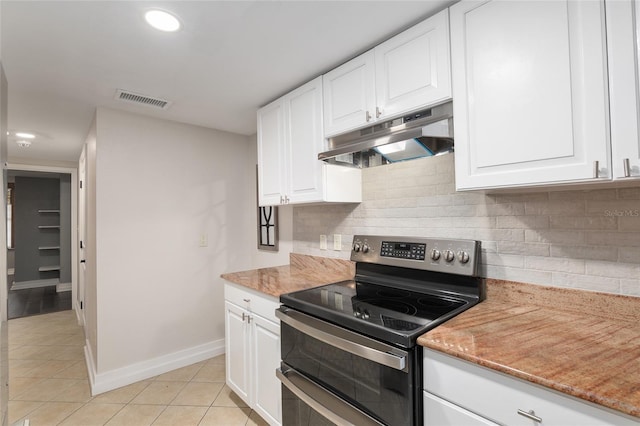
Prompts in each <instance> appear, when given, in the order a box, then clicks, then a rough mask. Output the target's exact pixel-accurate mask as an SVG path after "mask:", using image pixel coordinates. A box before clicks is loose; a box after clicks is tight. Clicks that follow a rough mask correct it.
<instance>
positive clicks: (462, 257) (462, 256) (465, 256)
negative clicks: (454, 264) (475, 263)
mask: <svg viewBox="0 0 640 426" xmlns="http://www.w3.org/2000/svg"><path fill="white" fill-rule="evenodd" d="M458 260H459V261H460V263H467V262H468V261H469V253H467V252H466V251H463V250H460V251H459V252H458Z"/></svg>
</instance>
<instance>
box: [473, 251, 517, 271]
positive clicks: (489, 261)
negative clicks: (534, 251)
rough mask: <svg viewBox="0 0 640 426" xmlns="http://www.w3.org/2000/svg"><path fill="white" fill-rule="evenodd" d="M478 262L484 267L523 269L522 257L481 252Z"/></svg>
mask: <svg viewBox="0 0 640 426" xmlns="http://www.w3.org/2000/svg"><path fill="white" fill-rule="evenodd" d="M480 261H481V262H482V263H483V264H485V265H493V266H503V267H508V268H520V269H524V256H517V255H511V254H501V255H498V254H496V253H488V252H487V253H485V252H482V254H481V256H480Z"/></svg>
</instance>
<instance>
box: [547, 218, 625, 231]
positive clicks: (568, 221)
mask: <svg viewBox="0 0 640 426" xmlns="http://www.w3.org/2000/svg"><path fill="white" fill-rule="evenodd" d="M549 227H550V228H553V229H618V218H616V217H584V216H582V217H580V216H578V217H576V216H551V217H549Z"/></svg>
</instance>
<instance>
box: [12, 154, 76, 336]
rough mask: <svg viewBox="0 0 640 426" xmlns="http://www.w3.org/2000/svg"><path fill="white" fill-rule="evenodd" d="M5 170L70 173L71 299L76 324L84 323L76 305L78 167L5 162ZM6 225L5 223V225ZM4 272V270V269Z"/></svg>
mask: <svg viewBox="0 0 640 426" xmlns="http://www.w3.org/2000/svg"><path fill="white" fill-rule="evenodd" d="M5 169H6V170H7V171H9V170H17V171H28V172H46V173H64V174H69V175H71V300H72V302H73V303H72V305H71V307H72V309H73V310H74V311H75V312H76V317H77V318H78V324H80V325H84V321H83V319H84V317H83V315H82V313H81V312H80V310H79V306H76V295H77V294H78V265H79V263H78V244H77V243H78V168H77V167H75V168H73V167H60V166H44V165H31V164H20V163H7V166H6V167H5ZM5 226H6V225H5ZM5 273H6V271H5Z"/></svg>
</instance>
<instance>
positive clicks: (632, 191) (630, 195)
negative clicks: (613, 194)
mask: <svg viewBox="0 0 640 426" xmlns="http://www.w3.org/2000/svg"><path fill="white" fill-rule="evenodd" d="M618 198H620V199H621V200H624V199H632V200H640V188H620V189H618Z"/></svg>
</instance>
